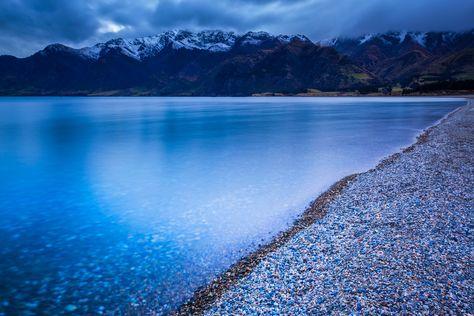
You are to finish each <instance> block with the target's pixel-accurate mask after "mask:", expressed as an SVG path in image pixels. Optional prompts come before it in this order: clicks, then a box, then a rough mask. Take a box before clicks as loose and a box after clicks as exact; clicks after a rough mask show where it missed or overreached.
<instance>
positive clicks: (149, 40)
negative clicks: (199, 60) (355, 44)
mask: <svg viewBox="0 0 474 316" xmlns="http://www.w3.org/2000/svg"><path fill="white" fill-rule="evenodd" d="M269 40H277V41H279V42H280V43H282V44H286V43H289V42H291V41H293V40H300V41H305V42H311V41H310V40H309V39H308V38H307V37H306V36H304V35H299V34H298V35H278V36H273V35H271V34H269V33H267V32H247V33H245V34H236V33H234V32H225V31H219V30H208V31H201V32H190V31H186V30H172V31H167V32H163V33H161V34H158V35H153V36H146V37H139V38H135V39H123V38H116V39H112V40H109V41H107V42H105V43H99V44H96V45H94V46H91V47H84V48H81V49H79V50H77V51H78V53H79V54H81V55H82V56H83V57H85V58H90V59H98V58H100V56H103V55H104V54H107V53H109V52H111V51H118V52H120V53H121V54H123V55H126V56H129V57H131V58H134V59H137V60H143V59H146V58H147V57H151V56H154V55H156V54H158V53H159V52H161V51H162V50H163V49H165V48H167V47H169V48H172V49H188V50H207V51H211V52H226V51H229V50H231V49H232V48H233V47H234V46H235V45H236V42H237V41H238V42H239V45H241V46H249V45H260V44H261V43H263V42H265V41H269Z"/></svg>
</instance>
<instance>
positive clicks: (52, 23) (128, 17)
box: [0, 0, 474, 56]
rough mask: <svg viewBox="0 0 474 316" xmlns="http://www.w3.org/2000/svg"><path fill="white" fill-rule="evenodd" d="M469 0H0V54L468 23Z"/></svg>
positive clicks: (472, 2)
mask: <svg viewBox="0 0 474 316" xmlns="http://www.w3.org/2000/svg"><path fill="white" fill-rule="evenodd" d="M472 16H474V0H410V1H409V0H337V1H334V0H293V1H290V0H279V1H278V0H277V1H275V0H260V1H259V0H233V1H231V0H120V1H119V0H94V1H92V0H90V1H88V0H67V1H65V0H2V1H0V54H2V53H3V54H6V53H8V54H14V55H20V56H24V55H27V54H30V53H32V52H34V51H36V50H38V49H40V48H42V47H44V46H45V45H47V44H49V43H53V42H61V43H65V44H68V45H72V46H76V47H77V46H82V45H88V44H92V43H94V42H96V41H104V40H107V39H109V38H113V37H134V36H143V35H149V34H155V33H159V32H161V31H164V30H168V29H175V28H186V29H195V30H199V29H206V28H212V29H217V28H218V29H225V30H235V31H239V32H243V31H247V30H266V31H269V32H273V33H302V34H305V35H308V36H309V37H311V38H313V39H322V38H330V37H333V36H338V35H358V34H362V33H366V32H384V31H387V30H401V29H404V30H421V31H427V30H464V29H470V28H473V27H474V22H473V20H474V19H472Z"/></svg>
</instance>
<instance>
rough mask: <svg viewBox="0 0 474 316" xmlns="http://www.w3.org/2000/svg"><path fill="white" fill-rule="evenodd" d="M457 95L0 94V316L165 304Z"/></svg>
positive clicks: (407, 138) (264, 238)
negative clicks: (261, 96)
mask: <svg viewBox="0 0 474 316" xmlns="http://www.w3.org/2000/svg"><path fill="white" fill-rule="evenodd" d="M464 103H465V101H463V100H460V99H448V98H443V99H441V98H439V99H435V98H0V240H1V248H0V313H2V312H3V313H6V314H10V313H22V314H24V315H27V314H28V313H46V314H51V315H54V314H60V313H68V312H72V313H77V314H86V313H90V314H101V313H108V312H122V313H127V312H139V313H147V312H150V311H155V312H157V313H158V314H160V313H164V312H167V311H170V310H171V309H173V308H176V306H178V304H180V303H182V302H183V301H184V300H185V299H187V298H189V297H190V296H191V295H192V293H193V290H195V289H196V288H197V287H199V286H201V285H203V284H205V283H206V282H208V281H209V280H211V279H212V277H214V276H215V275H216V274H218V273H219V272H221V271H223V270H225V269H226V268H227V267H228V266H229V265H230V264H232V263H233V262H235V261H236V260H237V259H238V258H240V257H241V256H243V255H245V254H247V253H248V252H249V251H251V250H253V249H255V247H257V246H258V244H260V243H264V242H268V241H269V239H270V238H271V237H272V236H274V235H275V234H277V233H278V232H279V231H281V230H283V229H285V228H286V227H287V226H288V225H289V224H290V223H291V222H292V221H293V220H294V219H295V217H296V216H298V214H300V213H301V212H302V211H303V210H304V208H305V206H306V205H307V204H308V203H309V202H310V201H311V200H313V199H314V198H315V197H317V195H318V194H319V193H321V192H322V191H324V190H325V189H326V188H327V187H328V186H329V185H330V184H332V183H334V182H335V181H337V180H338V179H340V178H342V177H343V176H345V175H348V174H352V173H354V172H357V171H363V170H366V169H368V168H371V167H373V166H374V165H375V164H376V163H377V162H378V161H379V160H380V159H381V158H383V157H384V156H386V155H389V154H390V153H392V152H394V151H397V150H399V149H400V147H403V146H405V145H407V144H410V143H411V142H413V141H414V137H415V136H416V135H417V134H418V133H419V132H420V131H421V130H422V129H424V128H426V127H428V126H429V125H431V124H433V123H435V122H436V121H437V120H438V119H440V118H441V117H442V116H444V115H445V114H447V113H448V112H450V111H452V110H453V109H455V108H456V107H458V106H460V105H462V104H464Z"/></svg>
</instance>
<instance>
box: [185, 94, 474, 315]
mask: <svg viewBox="0 0 474 316" xmlns="http://www.w3.org/2000/svg"><path fill="white" fill-rule="evenodd" d="M469 103H470V104H468V105H467V106H464V107H462V108H460V109H458V110H457V111H456V112H454V113H452V114H451V115H449V117H448V118H446V119H444V120H443V121H442V122H441V123H439V124H438V125H436V126H434V127H432V128H430V129H428V130H427V131H426V132H425V133H423V134H422V135H421V136H420V137H419V139H418V142H417V143H416V144H415V145H413V146H410V147H409V148H407V149H405V150H404V151H403V152H402V153H400V154H395V155H393V156H391V157H390V158H388V159H386V160H385V161H383V162H382V163H380V164H379V166H377V167H376V168H375V169H373V170H370V171H368V172H366V173H363V174H359V175H356V176H352V177H349V178H347V179H346V180H345V183H343V185H342V186H340V188H339V191H340V192H337V194H333V195H332V196H331V198H330V199H326V205H325V210H324V213H325V216H320V218H319V219H318V220H316V221H313V222H311V223H310V224H309V225H307V227H305V228H304V229H301V230H297V231H295V232H294V234H290V235H288V237H287V238H283V240H282V241H281V245H278V247H271V248H270V249H268V251H265V252H264V253H262V254H264V257H262V256H258V258H257V259H258V260H254V261H253V262H254V264H253V266H252V264H249V263H248V262H247V263H246V264H247V268H248V267H249V266H250V267H251V271H248V272H247V273H240V276H239V277H238V278H237V279H235V278H234V279H233V280H232V282H230V281H229V282H227V283H226V284H225V285H224V286H220V288H224V289H223V290H222V289H221V292H219V286H217V285H214V286H215V287H216V288H215V290H216V291H217V293H215V294H213V293H209V292H212V289H208V290H207V293H206V294H207V297H213V296H215V297H218V299H217V300H215V299H210V300H207V301H206V302H205V304H203V303H200V304H198V305H201V306H198V308H196V309H193V306H194V307H195V303H193V304H190V305H189V304H188V305H187V306H186V307H185V309H183V310H182V312H186V311H187V312H189V311H193V312H196V311H199V309H201V308H203V307H206V308H207V310H206V311H205V314H207V315H214V314H217V315H236V314H288V315H301V314H327V313H336V314H349V313H357V314H359V313H360V314H363V313H369V314H398V313H406V314H418V313H423V314H433V313H435V314H473V313H474V303H473V302H474V270H473V262H474V243H473V236H472V230H473V228H474V226H473V217H474V216H473V212H474V102H472V100H471V101H469ZM336 189H337V188H336ZM316 202H317V201H316ZM320 202H321V201H320ZM254 259H255V258H254ZM241 269H242V267H241ZM234 272H235V271H234ZM237 274H238V273H237ZM200 296H201V299H202V296H203V294H202V293H201V294H200ZM198 299H199V297H198ZM209 304H210V305H209ZM186 308H187V309H186Z"/></svg>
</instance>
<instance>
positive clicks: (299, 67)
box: [0, 30, 474, 96]
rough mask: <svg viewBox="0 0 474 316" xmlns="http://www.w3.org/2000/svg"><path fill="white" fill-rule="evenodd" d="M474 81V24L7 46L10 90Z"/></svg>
mask: <svg viewBox="0 0 474 316" xmlns="http://www.w3.org/2000/svg"><path fill="white" fill-rule="evenodd" d="M395 89H399V90H403V91H405V92H417V91H438V90H474V30H471V31H466V32H460V33H454V32H426V33H422V32H388V33H383V34H367V35H364V36H361V37H358V38H342V37H341V38H335V39H330V40H324V41H317V42H313V41H311V40H310V39H308V38H307V37H306V36H304V35H277V36H275V35H271V34H269V33H266V32H248V33H245V34H236V33H234V32H224V31H202V32H197V33H195V32H189V31H183V30H177V31H169V32H164V33H162V34H159V35H155V36H149V37H141V38H136V39H122V38H118V39H112V40H110V41H107V42H105V43H99V44H96V45H94V46H91V47H85V48H81V49H74V48H71V47H68V46H64V45H61V44H53V45H49V46H47V47H46V48H44V49H43V50H41V51H39V52H37V53H35V54H33V55H31V56H29V57H26V58H16V57H14V56H7V55H3V56H0V94H1V95H209V96H217V95H231V96H246V95H252V94H261V93H270V94H275V93H282V94H298V93H307V92H308V91H309V92H315V91H316V92H319V91H323V92H324V91H326V92H328V91H339V92H358V93H372V92H380V91H383V92H384V93H391V92H392V91H395Z"/></svg>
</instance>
